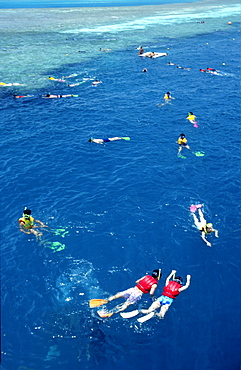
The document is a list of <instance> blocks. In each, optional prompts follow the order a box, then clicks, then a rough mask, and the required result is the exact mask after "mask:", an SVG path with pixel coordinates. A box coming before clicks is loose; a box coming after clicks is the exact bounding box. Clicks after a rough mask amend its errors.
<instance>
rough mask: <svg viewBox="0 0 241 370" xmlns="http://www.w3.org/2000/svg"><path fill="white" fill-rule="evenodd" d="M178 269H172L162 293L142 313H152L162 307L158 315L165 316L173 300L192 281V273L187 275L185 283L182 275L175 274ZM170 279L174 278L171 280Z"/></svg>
mask: <svg viewBox="0 0 241 370" xmlns="http://www.w3.org/2000/svg"><path fill="white" fill-rule="evenodd" d="M175 275H176V270H172V272H171V273H170V275H169V276H168V277H167V279H166V284H165V287H164V290H163V293H162V295H161V296H160V297H159V298H157V299H156V300H155V301H154V302H153V303H152V305H151V306H150V307H149V308H148V309H147V310H141V311H140V312H141V313H145V314H148V313H151V312H152V311H155V310H157V309H158V308H159V307H161V309H160V312H159V313H157V314H156V315H157V316H159V317H160V318H162V319H163V318H164V316H165V314H166V313H167V311H168V309H169V307H170V306H171V304H172V302H173V300H174V299H175V298H176V297H177V296H178V295H179V294H180V293H181V292H183V291H184V290H186V289H187V288H188V287H189V285H190V281H191V275H187V282H186V284H185V285H183V280H182V278H181V277H180V276H175ZM170 279H172V280H171V281H170Z"/></svg>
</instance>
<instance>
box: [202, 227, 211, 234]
mask: <svg viewBox="0 0 241 370" xmlns="http://www.w3.org/2000/svg"><path fill="white" fill-rule="evenodd" d="M200 231H204V232H205V234H211V233H212V232H213V230H212V231H207V225H205V226H203V227H202V228H201V229H200Z"/></svg>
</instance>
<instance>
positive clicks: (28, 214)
mask: <svg viewBox="0 0 241 370" xmlns="http://www.w3.org/2000/svg"><path fill="white" fill-rule="evenodd" d="M31 213H32V211H31V210H30V209H28V208H27V207H25V208H24V210H23V217H24V218H29V216H30V215H31Z"/></svg>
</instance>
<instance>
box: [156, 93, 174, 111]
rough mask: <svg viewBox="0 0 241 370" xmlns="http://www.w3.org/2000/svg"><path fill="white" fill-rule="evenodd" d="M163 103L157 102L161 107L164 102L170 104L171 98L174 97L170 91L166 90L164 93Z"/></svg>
mask: <svg viewBox="0 0 241 370" xmlns="http://www.w3.org/2000/svg"><path fill="white" fill-rule="evenodd" d="M163 99H164V103H162V104H159V105H158V107H162V106H163V105H165V104H170V103H171V100H172V99H175V98H173V97H172V96H171V93H170V92H169V91H168V92H167V93H166V94H164V96H163Z"/></svg>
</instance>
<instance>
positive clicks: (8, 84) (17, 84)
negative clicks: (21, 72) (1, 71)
mask: <svg viewBox="0 0 241 370" xmlns="http://www.w3.org/2000/svg"><path fill="white" fill-rule="evenodd" d="M0 86H24V84H19V83H18V82H13V83H7V84H6V83H5V82H0Z"/></svg>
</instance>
